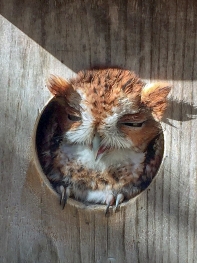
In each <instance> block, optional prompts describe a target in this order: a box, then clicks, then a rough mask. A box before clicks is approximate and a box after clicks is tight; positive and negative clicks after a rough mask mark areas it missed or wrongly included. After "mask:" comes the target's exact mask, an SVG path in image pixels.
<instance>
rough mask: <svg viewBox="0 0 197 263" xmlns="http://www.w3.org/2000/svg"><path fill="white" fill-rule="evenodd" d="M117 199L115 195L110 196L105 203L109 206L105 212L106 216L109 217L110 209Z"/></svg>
mask: <svg viewBox="0 0 197 263" xmlns="http://www.w3.org/2000/svg"><path fill="white" fill-rule="evenodd" d="M114 201H115V198H114V195H113V194H111V193H110V194H108V195H107V197H106V200H105V203H106V205H107V207H106V210H105V216H107V215H108V213H109V207H110V206H112V205H113V204H114Z"/></svg>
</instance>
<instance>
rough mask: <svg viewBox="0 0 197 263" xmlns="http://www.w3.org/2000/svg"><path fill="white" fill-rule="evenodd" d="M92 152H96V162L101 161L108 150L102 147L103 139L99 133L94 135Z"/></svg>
mask: <svg viewBox="0 0 197 263" xmlns="http://www.w3.org/2000/svg"><path fill="white" fill-rule="evenodd" d="M92 150H93V152H94V158H95V161H98V160H100V159H101V158H102V156H103V155H104V153H105V150H106V148H105V147H104V146H102V145H101V137H100V136H99V134H98V133H96V134H95V135H94V139H93V141H92Z"/></svg>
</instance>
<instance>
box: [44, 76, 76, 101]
mask: <svg viewBox="0 0 197 263" xmlns="http://www.w3.org/2000/svg"><path fill="white" fill-rule="evenodd" d="M46 85H47V88H48V89H49V91H50V92H51V93H52V94H53V95H54V96H61V97H62V96H66V95H67V94H69V93H70V92H71V91H72V90H73V87H72V85H71V84H70V83H69V82H68V81H67V80H65V79H63V78H61V77H59V76H55V75H50V77H49V79H48V80H47V83H46Z"/></svg>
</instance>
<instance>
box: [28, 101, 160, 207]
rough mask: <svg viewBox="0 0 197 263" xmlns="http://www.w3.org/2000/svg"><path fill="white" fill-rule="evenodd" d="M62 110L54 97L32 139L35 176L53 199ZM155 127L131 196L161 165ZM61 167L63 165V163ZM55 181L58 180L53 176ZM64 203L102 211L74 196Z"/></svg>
mask: <svg viewBox="0 0 197 263" xmlns="http://www.w3.org/2000/svg"><path fill="white" fill-rule="evenodd" d="M62 107H63V106H62V102H61V99H59V98H56V97H54V98H52V99H51V100H50V101H49V102H48V103H47V105H46V106H45V107H44V109H43V111H42V112H41V114H40V116H39V118H38V120H37V122H36V124H35V131H34V139H33V140H34V142H33V144H34V161H35V163H36V167H37V170H38V172H39V175H40V176H41V178H42V179H43V181H44V182H45V184H46V185H47V186H48V187H49V189H50V190H51V191H52V192H53V194H55V195H57V196H60V191H59V188H60V185H59V181H58V179H56V180H54V178H55V176H56V174H55V173H56V172H57V171H56V170H54V162H53V160H54V158H55V154H56V151H57V149H58V148H59V147H60V145H61V144H62V143H65V142H64V141H63V139H64V138H63V132H62V130H63V127H62V124H61V120H62V118H64V114H66V112H65V111H64V110H62ZM60 115H61V116H60ZM158 125H159V126H160V133H159V134H158V135H157V136H156V137H155V138H154V139H153V140H152V141H151V142H150V143H149V145H148V147H147V149H146V154H145V160H144V166H143V171H142V174H141V177H140V178H141V180H140V183H139V182H138V183H137V184H138V188H139V189H140V191H136V193H135V194H134V195H133V197H136V196H138V195H139V194H140V193H142V192H143V191H144V190H145V189H146V188H147V187H148V186H149V185H150V183H151V182H152V180H153V178H154V177H155V176H156V174H157V172H158V170H159V167H160V165H161V161H162V158H163V151H164V136H163V131H162V127H161V125H160V124H159V123H158ZM64 165H65V166H66V163H65V164H64ZM53 173H54V174H53ZM57 178H59V177H58V176H57ZM133 197H132V198H133ZM132 198H125V200H124V201H123V203H122V204H121V205H120V206H125V205H126V204H128V203H129V201H130V200H131V199H132ZM67 202H68V203H69V204H71V205H73V206H76V207H81V208H83V209H84V208H85V207H86V208H88V209H94V210H95V209H98V210H103V211H104V210H105V206H104V205H100V204H98V205H97V204H92V203H84V202H83V201H82V202H81V201H80V200H77V199H75V197H74V196H70V198H69V199H68V200H67ZM87 204H88V206H87Z"/></svg>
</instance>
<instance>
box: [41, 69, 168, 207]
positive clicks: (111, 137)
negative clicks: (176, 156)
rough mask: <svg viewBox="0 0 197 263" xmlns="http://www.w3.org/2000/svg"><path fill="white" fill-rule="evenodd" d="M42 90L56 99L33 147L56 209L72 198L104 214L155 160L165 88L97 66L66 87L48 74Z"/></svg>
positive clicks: (140, 184) (134, 189)
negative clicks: (98, 206)
mask: <svg viewBox="0 0 197 263" xmlns="http://www.w3.org/2000/svg"><path fill="white" fill-rule="evenodd" d="M47 86H48V88H49V90H50V91H51V92H52V94H53V95H54V96H55V99H54V102H53V106H52V107H51V110H50V111H49V114H48V115H47V118H45V120H46V128H45V129H44V130H43V129H41V132H42V138H44V139H43V141H45V143H44V144H43V143H42V139H40V140H38V141H39V143H38V144H39V146H38V147H40V148H39V149H40V160H41V163H42V166H43V169H44V171H45V173H46V175H47V177H48V178H49V180H50V182H51V183H52V185H53V186H54V188H55V189H56V190H57V192H59V194H60V197H61V204H62V205H63V206H64V205H65V203H66V199H67V198H68V197H70V196H71V197H74V198H76V199H78V200H80V201H83V202H89V203H102V204H106V205H107V211H108V208H109V206H110V205H113V204H115V207H116V208H117V207H118V205H119V204H120V203H121V202H122V201H123V200H126V199H130V198H132V197H133V196H135V195H136V194H137V193H139V192H140V191H142V190H143V189H144V187H145V185H147V184H148V183H150V180H151V178H152V177H153V176H154V173H155V172H156V170H157V169H158V167H159V164H160V161H161V157H162V147H163V136H162V132H161V126H160V124H159V121H160V120H161V118H162V116H163V114H164V111H165V109H166V106H167V95H168V93H169V91H170V87H169V86H168V84H165V83H156V84H149V85H145V84H144V83H143V82H142V81H141V80H140V79H139V78H138V77H137V76H136V75H135V74H134V73H133V72H130V71H128V70H122V69H102V70H87V71H81V72H79V73H78V75H77V76H76V78H74V79H71V80H70V81H69V82H68V81H66V80H64V79H62V78H60V77H56V76H51V78H50V79H49V81H48V83H47ZM49 134H50V135H49ZM46 138H47V139H46ZM55 138H59V139H58V140H56V139H55ZM46 141H47V143H46ZM46 160H47V161H46ZM153 164H154V165H153Z"/></svg>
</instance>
